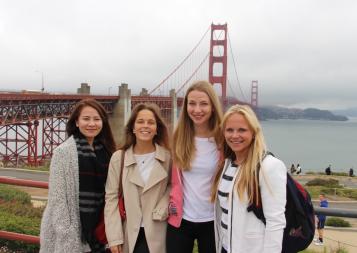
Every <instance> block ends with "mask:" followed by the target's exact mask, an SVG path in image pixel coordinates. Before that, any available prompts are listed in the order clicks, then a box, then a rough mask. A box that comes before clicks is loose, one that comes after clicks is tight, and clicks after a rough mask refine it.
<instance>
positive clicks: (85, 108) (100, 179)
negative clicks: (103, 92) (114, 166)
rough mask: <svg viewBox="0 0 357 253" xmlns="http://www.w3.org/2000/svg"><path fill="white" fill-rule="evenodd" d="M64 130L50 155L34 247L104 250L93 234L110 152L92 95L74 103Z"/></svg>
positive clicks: (46, 251)
mask: <svg viewBox="0 0 357 253" xmlns="http://www.w3.org/2000/svg"><path fill="white" fill-rule="evenodd" d="M66 132H67V135H68V139H67V140H66V141H65V142H63V143H62V144H61V145H60V146H58V147H57V148H56V149H55V151H54V152H53V156H52V160H51V166H50V178H49V192H48V202H47V206H46V209H45V212H44V214H43V217H42V222H41V233H40V240H41V248H40V252H43V253H57V252H58V253H59V252H63V253H67V252H92V253H96V252H105V245H102V244H101V243H99V242H98V241H97V239H96V238H95V235H94V231H95V228H96V226H97V224H98V222H99V219H100V218H99V217H100V214H101V212H102V211H103V208H104V195H105V192H104V190H105V188H104V187H105V182H106V179H107V173H108V164H109V160H110V157H111V155H112V153H113V152H114V151H115V143H114V139H113V135H112V132H111V129H110V126H109V123H108V116H107V114H106V112H105V109H104V108H103V106H102V105H101V104H100V103H98V102H97V101H95V100H94V99H85V100H82V101H80V102H78V103H77V104H76V107H75V108H74V110H73V112H72V114H71V116H70V117H69V120H68V122H67V127H66Z"/></svg>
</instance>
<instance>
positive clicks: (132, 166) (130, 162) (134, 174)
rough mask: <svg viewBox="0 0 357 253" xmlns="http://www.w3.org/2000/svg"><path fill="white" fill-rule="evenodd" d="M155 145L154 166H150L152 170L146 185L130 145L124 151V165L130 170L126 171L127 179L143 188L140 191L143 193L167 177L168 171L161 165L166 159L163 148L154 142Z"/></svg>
mask: <svg viewBox="0 0 357 253" xmlns="http://www.w3.org/2000/svg"><path fill="white" fill-rule="evenodd" d="M155 146H156V151H155V162H154V167H153V168H152V171H151V173H150V176H149V179H148V182H147V184H146V185H145V184H144V181H143V180H142V178H141V175H140V171H139V168H138V166H137V164H136V160H135V157H134V152H133V148H132V147H130V148H129V149H128V150H127V151H126V153H125V158H126V159H125V163H124V166H125V167H128V171H131V173H128V179H129V181H130V182H131V183H133V184H135V185H137V186H139V187H142V188H143V192H142V193H145V192H146V191H148V190H149V189H150V188H152V187H154V186H155V185H156V184H157V183H159V182H160V181H162V180H164V179H165V178H167V177H168V172H167V171H166V170H165V169H164V167H163V164H164V163H165V162H167V161H165V159H166V155H165V149H164V148H163V147H161V146H159V145H157V144H155Z"/></svg>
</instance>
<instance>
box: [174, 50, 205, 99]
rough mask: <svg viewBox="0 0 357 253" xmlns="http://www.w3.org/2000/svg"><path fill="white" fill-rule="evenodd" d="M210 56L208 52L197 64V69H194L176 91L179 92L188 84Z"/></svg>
mask: <svg viewBox="0 0 357 253" xmlns="http://www.w3.org/2000/svg"><path fill="white" fill-rule="evenodd" d="M208 57H209V52H208V53H207V54H206V56H205V57H204V58H203V60H202V61H201V63H200V64H199V65H198V66H197V68H196V69H195V71H193V73H192V74H191V75H190V76H189V78H188V79H187V80H186V81H185V82H184V83H183V84H182V85H181V87H180V88H178V89H177V92H176V93H179V92H180V91H181V90H182V89H183V88H184V87H185V86H186V85H187V84H188V82H189V81H190V80H191V79H192V77H193V76H194V75H195V74H196V73H197V72H198V70H199V69H200V68H201V67H202V65H203V63H205V62H206V61H207V59H208Z"/></svg>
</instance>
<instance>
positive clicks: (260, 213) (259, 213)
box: [247, 151, 275, 225]
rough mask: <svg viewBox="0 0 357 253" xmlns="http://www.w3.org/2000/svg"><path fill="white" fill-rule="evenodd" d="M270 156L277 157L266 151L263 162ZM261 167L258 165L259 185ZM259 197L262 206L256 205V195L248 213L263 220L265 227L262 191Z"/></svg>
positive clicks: (248, 208)
mask: <svg viewBox="0 0 357 253" xmlns="http://www.w3.org/2000/svg"><path fill="white" fill-rule="evenodd" d="M268 155H271V156H273V157H275V156H274V154H273V153H272V152H270V151H266V152H265V153H264V155H263V159H262V161H263V160H264V159H265V158H266V157H267V156H268ZM260 167H261V165H260V163H258V165H257V171H256V173H257V174H258V184H259V172H260ZM258 195H259V203H260V205H258V206H257V205H256V204H255V203H256V199H255V194H254V196H253V203H251V204H250V205H249V206H248V207H247V211H248V212H253V213H254V214H255V216H256V217H257V218H258V219H259V220H261V221H262V222H263V223H264V225H266V220H265V216H264V212H263V205H262V197H261V195H260V190H258Z"/></svg>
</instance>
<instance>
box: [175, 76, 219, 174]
mask: <svg viewBox="0 0 357 253" xmlns="http://www.w3.org/2000/svg"><path fill="white" fill-rule="evenodd" d="M195 90H196V91H201V92H204V93H206V94H207V96H208V97H209V99H210V102H211V106H212V114H211V117H210V119H209V122H208V126H209V129H210V131H211V132H212V136H213V137H214V139H215V141H216V143H217V145H218V146H219V145H220V144H221V140H222V135H221V131H220V124H221V120H222V108H221V104H220V102H219V100H218V96H217V94H216V92H215V91H214V89H213V87H212V84H210V83H209V82H207V81H198V82H196V83H193V84H192V85H191V86H190V87H189V88H188V89H187V91H186V95H185V99H184V103H183V107H182V110H181V113H180V117H179V120H178V124H177V127H176V129H175V132H174V135H173V158H174V161H175V163H176V164H177V165H178V167H179V168H181V169H183V170H189V169H190V167H191V162H192V160H193V158H194V156H195V131H194V124H193V121H192V120H191V118H190V117H189V115H188V113H187V98H188V94H189V93H190V92H191V91H195Z"/></svg>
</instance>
